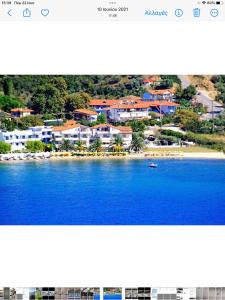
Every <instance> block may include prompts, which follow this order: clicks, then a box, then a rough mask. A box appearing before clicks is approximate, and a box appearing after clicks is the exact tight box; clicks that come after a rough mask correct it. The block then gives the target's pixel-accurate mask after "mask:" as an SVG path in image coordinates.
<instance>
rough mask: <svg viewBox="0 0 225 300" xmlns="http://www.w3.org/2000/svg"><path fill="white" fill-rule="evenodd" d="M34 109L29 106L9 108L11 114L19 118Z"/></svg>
mask: <svg viewBox="0 0 225 300" xmlns="http://www.w3.org/2000/svg"><path fill="white" fill-rule="evenodd" d="M33 112H34V111H33V110H32V109H29V108H13V109H11V115H12V117H14V118H21V117H26V116H30V115H31V114H32V113H33Z"/></svg>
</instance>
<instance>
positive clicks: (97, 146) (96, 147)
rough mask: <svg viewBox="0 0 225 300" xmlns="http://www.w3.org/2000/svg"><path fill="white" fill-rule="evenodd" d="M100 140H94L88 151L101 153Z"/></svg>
mask: <svg viewBox="0 0 225 300" xmlns="http://www.w3.org/2000/svg"><path fill="white" fill-rule="evenodd" d="M102 149H103V148H102V140H101V139H100V138H97V139H96V140H94V141H93V142H92V144H91V146H90V150H91V151H93V152H95V151H96V152H101V151H102Z"/></svg>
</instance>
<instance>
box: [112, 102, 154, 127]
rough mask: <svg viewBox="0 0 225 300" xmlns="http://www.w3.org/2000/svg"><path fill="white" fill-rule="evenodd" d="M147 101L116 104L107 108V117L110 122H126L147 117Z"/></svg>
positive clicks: (148, 105)
mask: <svg viewBox="0 0 225 300" xmlns="http://www.w3.org/2000/svg"><path fill="white" fill-rule="evenodd" d="M149 107H150V104H149V103H144V102H139V103H135V104H129V103H128V104H125V103H124V104H118V105H113V106H111V107H110V108H109V112H108V117H109V119H110V120H111V121H112V122H126V121H128V120H134V119H136V120H139V119H144V118H149Z"/></svg>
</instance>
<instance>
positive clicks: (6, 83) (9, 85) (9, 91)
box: [2, 76, 14, 96]
mask: <svg viewBox="0 0 225 300" xmlns="http://www.w3.org/2000/svg"><path fill="white" fill-rule="evenodd" d="M2 89H3V93H4V95H5V96H12V95H13V92H14V87H13V82H12V80H11V78H9V77H8V76H6V77H5V78H3V80H2Z"/></svg>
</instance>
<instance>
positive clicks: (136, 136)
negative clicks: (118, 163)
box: [130, 132, 145, 152]
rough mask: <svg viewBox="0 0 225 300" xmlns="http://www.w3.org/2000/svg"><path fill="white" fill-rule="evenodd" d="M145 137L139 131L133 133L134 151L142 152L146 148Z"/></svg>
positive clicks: (132, 143)
mask: <svg viewBox="0 0 225 300" xmlns="http://www.w3.org/2000/svg"><path fill="white" fill-rule="evenodd" d="M144 146H145V144H144V139H143V137H142V135H141V134H140V133H139V132H134V133H133V135H132V142H131V146H130V148H131V150H134V152H140V151H141V150H142V149H143V148H144Z"/></svg>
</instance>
